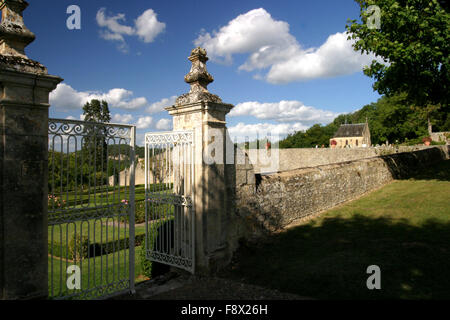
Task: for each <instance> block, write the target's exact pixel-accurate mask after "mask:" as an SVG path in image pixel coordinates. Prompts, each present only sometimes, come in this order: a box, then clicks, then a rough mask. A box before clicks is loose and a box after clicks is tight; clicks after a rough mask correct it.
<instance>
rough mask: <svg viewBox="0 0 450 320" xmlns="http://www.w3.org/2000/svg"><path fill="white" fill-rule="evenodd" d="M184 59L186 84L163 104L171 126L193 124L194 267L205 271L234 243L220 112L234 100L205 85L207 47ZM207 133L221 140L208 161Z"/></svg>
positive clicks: (231, 172)
mask: <svg viewBox="0 0 450 320" xmlns="http://www.w3.org/2000/svg"><path fill="white" fill-rule="evenodd" d="M189 60H190V61H191V62H192V68H191V71H190V72H189V73H188V74H187V75H186V77H185V81H186V82H187V83H189V84H190V86H191V90H190V92H189V93H187V94H184V95H182V96H180V97H179V98H178V99H177V100H176V103H175V105H174V106H170V107H167V108H166V110H167V111H168V112H169V114H170V115H172V116H173V128H174V130H175V131H177V130H194V136H195V138H194V139H195V141H194V155H195V164H194V166H195V168H194V170H195V178H194V185H195V190H194V201H193V202H194V210H195V219H196V222H195V233H196V234H195V264H196V265H195V271H196V273H198V274H210V273H214V272H215V271H217V270H219V269H221V268H222V267H224V266H226V265H227V264H228V263H229V261H230V260H231V257H232V252H231V250H232V248H234V247H236V246H235V245H233V244H232V243H230V241H231V240H230V239H231V238H230V233H231V232H232V230H231V224H230V221H231V219H232V217H233V215H234V213H235V210H234V207H233V205H234V201H233V199H234V198H233V197H234V193H235V191H234V189H235V183H234V176H235V168H234V165H233V164H231V165H227V164H226V154H227V150H228V148H230V147H231V148H232V147H233V146H232V144H231V146H230V145H229V144H227V143H225V141H227V139H226V137H227V136H226V134H227V131H226V121H225V115H226V114H227V113H228V112H230V110H231V109H232V108H233V105H231V104H225V103H222V100H221V99H220V98H219V97H217V96H216V95H213V94H211V93H210V92H209V91H208V89H207V85H208V84H209V83H211V82H212V81H213V78H212V76H211V75H210V74H209V73H208V71H207V70H206V61H207V60H208V58H207V57H206V51H205V50H204V49H202V48H196V49H194V50H192V52H191V56H190V57H189ZM212 137H214V138H212ZM211 139H217V140H216V141H224V143H223V144H222V145H218V146H217V150H215V152H216V154H217V155H219V154H220V156H218V158H221V159H218V161H216V162H215V163H213V164H209V163H208V162H206V161H205V160H204V157H203V156H204V154H206V152H207V151H206V150H207V149H208V148H209V146H210V144H211V143H212V140H211Z"/></svg>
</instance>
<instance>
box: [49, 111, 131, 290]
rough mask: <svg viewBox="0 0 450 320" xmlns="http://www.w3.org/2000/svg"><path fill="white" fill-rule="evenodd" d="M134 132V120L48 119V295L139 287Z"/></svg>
mask: <svg viewBox="0 0 450 320" xmlns="http://www.w3.org/2000/svg"><path fill="white" fill-rule="evenodd" d="M135 136H136V128H135V127H134V126H129V125H120V124H109V123H94V122H84V121H77V120H66V119H49V124H48V139H49V143H48V152H49V154H48V163H49V168H48V170H49V180H48V255H49V258H48V259H49V262H48V272H49V273H48V275H49V276H48V278H49V296H50V297H51V298H64V299H68V298H69V299H70V298H76V299H92V298H100V297H104V296H106V295H109V294H112V293H117V292H119V291H126V290H134V277H135V275H134V261H135V259H134V255H135V254H134V240H135V234H134V233H135V232H134V228H135V218H134V169H135V168H134V166H135V144H136V141H135V139H136V138H135ZM117 155H119V156H118V157H117ZM120 155H124V156H120ZM123 170H125V172H126V174H125V175H120V174H119V173H120V172H121V171H123ZM111 176H113V177H116V178H115V179H112V180H113V181H114V182H113V183H112V184H111V183H110V181H109V180H110V179H109V177H111ZM120 179H125V181H120Z"/></svg>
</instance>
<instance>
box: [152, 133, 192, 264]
mask: <svg viewBox="0 0 450 320" xmlns="http://www.w3.org/2000/svg"><path fill="white" fill-rule="evenodd" d="M193 143H194V132H193V131H173V132H164V133H147V134H146V135H145V199H146V201H145V203H146V208H145V212H146V216H145V219H146V243H145V248H146V253H147V254H146V256H147V259H150V260H151V261H154V262H159V263H163V264H167V265H170V266H175V267H178V268H181V269H185V270H187V271H190V272H192V273H194V266H195V263H194V257H195V252H194V225H195V223H194V215H195V213H194V208H193V202H192V199H193V195H194V148H193Z"/></svg>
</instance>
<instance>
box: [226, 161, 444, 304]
mask: <svg viewBox="0 0 450 320" xmlns="http://www.w3.org/2000/svg"><path fill="white" fill-rule="evenodd" d="M235 261H236V262H235V263H234V264H233V265H232V266H231V267H230V269H229V270H228V271H227V272H225V273H224V276H228V277H232V278H235V279H239V280H242V281H244V282H247V283H252V284H257V285H262V286H266V287H270V288H274V289H278V290H280V291H285V292H291V293H295V294H299V295H301V296H306V297H312V298H318V299H450V275H449V274H448V273H449V270H450V161H443V162H441V163H440V164H438V165H436V166H433V167H432V168H430V169H429V170H427V171H424V172H422V173H420V174H417V175H415V176H414V177H413V178H411V179H408V180H397V181H394V182H393V183H391V184H389V185H386V186H385V187H383V188H381V189H379V190H376V191H374V192H372V193H370V194H369V195H367V196H364V197H362V198H360V199H358V200H355V201H352V202H349V203H347V204H344V205H342V206H339V207H337V208H335V209H332V210H329V211H327V212H326V213H323V214H322V215H321V216H320V217H317V218H314V219H312V220H310V221H309V222H306V223H304V224H302V225H299V226H296V227H293V228H291V229H289V230H287V231H285V232H282V233H279V234H276V235H273V236H271V237H270V238H269V239H267V240H265V241H264V242H263V243H259V244H258V245H255V244H250V245H247V246H244V247H242V248H241V249H240V250H239V252H238V253H237V255H236V257H235ZM369 265H378V266H379V267H380V268H381V290H368V289H367V287H366V281H367V278H368V277H369V276H370V275H369V274H367V273H366V270H367V267H368V266H369Z"/></svg>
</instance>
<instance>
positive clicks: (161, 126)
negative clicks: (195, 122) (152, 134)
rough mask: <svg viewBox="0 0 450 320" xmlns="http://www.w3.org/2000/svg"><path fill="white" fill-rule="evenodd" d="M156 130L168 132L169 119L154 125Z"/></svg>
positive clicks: (170, 122) (170, 126)
mask: <svg viewBox="0 0 450 320" xmlns="http://www.w3.org/2000/svg"><path fill="white" fill-rule="evenodd" d="M156 129H158V130H170V129H172V120H170V119H160V120H159V121H158V122H157V123H156Z"/></svg>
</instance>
